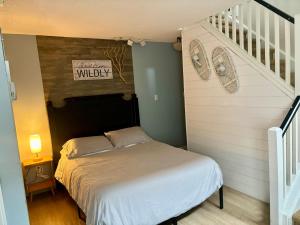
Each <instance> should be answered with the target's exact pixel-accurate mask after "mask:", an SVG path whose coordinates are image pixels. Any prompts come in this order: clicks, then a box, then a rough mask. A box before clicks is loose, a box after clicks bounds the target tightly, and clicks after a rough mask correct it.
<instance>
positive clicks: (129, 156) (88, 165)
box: [55, 141, 223, 225]
mask: <svg viewBox="0 0 300 225" xmlns="http://www.w3.org/2000/svg"><path fill="white" fill-rule="evenodd" d="M55 177H56V179H57V180H58V181H59V182H61V183H62V184H63V185H64V186H65V187H66V189H67V190H68V192H69V194H70V195H71V197H72V198H73V199H74V200H75V201H76V202H77V204H78V206H79V207H80V208H81V209H82V210H83V212H84V213H85V215H86V224H87V225H154V224H159V223H161V222H163V221H166V220H167V219H169V218H172V217H175V216H178V215H180V214H182V213H184V212H186V211H188V210H189V209H191V208H193V207H195V206H197V205H199V204H200V203H202V202H203V201H205V200H206V199H207V198H208V197H209V196H211V195H212V194H213V193H214V192H215V191H217V190H218V189H219V188H220V187H221V186H222V185H223V179H222V173H221V170H220V168H219V166H218V164H217V163H216V162H215V161H214V160H213V159H211V158H209V157H206V156H203V155H200V154H196V153H193V152H188V151H184V150H182V149H178V148H175V147H172V146H170V145H167V144H164V143H161V142H157V141H150V142H147V143H143V144H137V145H134V146H131V147H128V148H120V149H116V150H111V151H106V152H102V153H99V154H94V155H90V156H85V157H80V158H76V159H71V160H69V159H68V158H67V157H66V156H63V155H62V157H61V159H60V161H59V164H58V167H57V170H56V172H55Z"/></svg>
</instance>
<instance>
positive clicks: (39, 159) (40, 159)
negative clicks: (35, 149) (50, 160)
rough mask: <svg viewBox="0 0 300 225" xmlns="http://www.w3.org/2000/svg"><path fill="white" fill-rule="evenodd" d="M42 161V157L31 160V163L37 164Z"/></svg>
mask: <svg viewBox="0 0 300 225" xmlns="http://www.w3.org/2000/svg"><path fill="white" fill-rule="evenodd" d="M42 159H43V158H42V157H39V158H33V159H32V161H33V162H39V161H42Z"/></svg>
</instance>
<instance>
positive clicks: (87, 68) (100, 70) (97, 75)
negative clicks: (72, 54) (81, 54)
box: [72, 60, 113, 80]
mask: <svg viewBox="0 0 300 225" xmlns="http://www.w3.org/2000/svg"><path fill="white" fill-rule="evenodd" d="M72 66H73V75H74V80H105V79H113V74H112V65H111V61H110V60H72Z"/></svg>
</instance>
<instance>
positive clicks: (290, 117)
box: [280, 95, 300, 137]
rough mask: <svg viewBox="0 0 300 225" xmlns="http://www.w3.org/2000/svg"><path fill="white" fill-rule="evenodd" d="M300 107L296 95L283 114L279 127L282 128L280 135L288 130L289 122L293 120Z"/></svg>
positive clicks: (298, 98)
mask: <svg viewBox="0 0 300 225" xmlns="http://www.w3.org/2000/svg"><path fill="white" fill-rule="evenodd" d="M299 107H300V95H298V96H297V97H296V99H295V101H294V102H293V105H292V107H291V108H290V110H289V112H288V113H287V115H286V116H285V118H284V120H283V122H282V124H281V126H280V128H281V129H282V131H283V132H282V137H283V136H284V135H285V133H286V131H287V130H288V128H289V126H290V124H291V122H292V121H293V119H294V117H295V115H296V113H297V112H298V109H299Z"/></svg>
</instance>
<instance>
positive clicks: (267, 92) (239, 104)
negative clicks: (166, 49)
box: [182, 15, 292, 201]
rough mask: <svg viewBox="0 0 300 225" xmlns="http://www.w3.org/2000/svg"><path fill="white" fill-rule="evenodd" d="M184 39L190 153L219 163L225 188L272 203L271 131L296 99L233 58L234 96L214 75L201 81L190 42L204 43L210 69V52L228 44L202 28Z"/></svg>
mask: <svg viewBox="0 0 300 225" xmlns="http://www.w3.org/2000/svg"><path fill="white" fill-rule="evenodd" d="M248 16H249V15H248ZM225 24H226V23H225ZM225 27H226V25H225ZM182 35H183V70H184V95H185V110H186V130H187V140H188V148H189V150H192V151H195V152H198V153H201V154H205V155H208V156H210V157H212V158H213V159H215V160H216V161H217V162H218V163H219V165H220V166H221V168H222V171H223V174H224V181H225V184H226V185H228V186H230V187H232V188H235V189H237V190H239V191H241V192H244V193H246V194H249V195H251V196H253V197H256V198H258V199H261V200H263V201H268V200H269V178H268V139H267V131H268V129H269V128H270V127H272V126H279V125H280V123H281V121H282V119H283V117H284V116H285V113H286V112H287V111H288V109H289V107H290V104H291V103H292V99H291V98H290V97H288V96H287V95H286V94H285V93H284V92H283V91H282V90H280V89H279V88H278V87H277V86H275V85H274V84H273V83H271V82H270V81H269V80H266V79H265V78H264V76H263V75H261V74H260V73H259V72H257V70H256V69H255V68H253V67H252V66H251V65H250V64H248V62H247V61H245V60H243V58H241V57H240V56H239V55H236V54H234V53H232V52H231V55H232V59H233V62H234V64H235V65H236V71H237V74H238V79H239V84H240V87H239V90H238V91H237V92H236V93H235V94H229V93H228V92H227V91H226V90H225V89H224V88H223V87H222V85H221V83H220V81H219V79H218V77H217V75H216V74H215V72H214V70H213V69H212V73H211V77H210V79H209V80H208V81H204V80H202V79H201V78H200V77H199V76H198V74H197V73H196V72H195V70H194V68H193V66H192V64H191V60H190V56H189V53H188V46H189V43H190V41H191V40H192V39H195V38H198V39H199V40H200V41H201V42H202V43H203V45H204V48H205V50H206V51H207V55H208V59H209V62H210V63H211V52H212V50H213V49H214V48H215V47H217V46H224V44H223V43H221V42H220V41H219V40H218V39H217V38H216V37H215V36H213V34H212V33H210V32H208V31H206V30H205V29H204V28H203V27H201V26H199V27H194V28H191V29H187V30H184V31H183V34H182ZM225 47H226V46H225ZM227 48H228V49H229V50H230V48H229V46H227ZM211 65H212V63H211Z"/></svg>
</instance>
